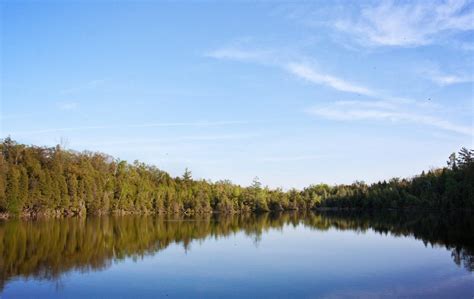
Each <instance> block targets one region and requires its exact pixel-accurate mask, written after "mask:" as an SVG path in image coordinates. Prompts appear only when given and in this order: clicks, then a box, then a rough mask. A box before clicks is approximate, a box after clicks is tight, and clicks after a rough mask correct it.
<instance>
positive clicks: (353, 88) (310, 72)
mask: <svg viewBox="0 0 474 299" xmlns="http://www.w3.org/2000/svg"><path fill="white" fill-rule="evenodd" d="M286 69H287V70H288V71H289V72H290V73H291V74H293V75H295V76H297V77H300V78H303V79H305V80H307V81H309V82H312V83H314V84H321V85H326V86H329V87H331V88H334V89H336V90H340V91H344V92H350V93H356V94H362V95H366V96H374V95H375V94H376V93H375V92H374V91H373V90H371V89H369V88H367V87H364V86H360V85H357V84H354V83H351V82H348V81H345V80H344V79H341V78H337V77H335V76H331V75H327V74H322V73H318V72H316V71H315V70H314V69H313V68H311V67H309V66H308V65H305V64H302V63H293V62H290V63H288V65H287V66H286Z"/></svg>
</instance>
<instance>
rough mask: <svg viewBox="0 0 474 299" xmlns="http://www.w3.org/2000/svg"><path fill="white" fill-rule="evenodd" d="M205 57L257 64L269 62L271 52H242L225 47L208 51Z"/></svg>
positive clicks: (241, 50) (234, 48)
mask: <svg viewBox="0 0 474 299" xmlns="http://www.w3.org/2000/svg"><path fill="white" fill-rule="evenodd" d="M205 56H206V57H211V58H215V59H230V60H238V61H254V62H258V63H265V62H270V60H272V59H270V57H271V56H272V53H271V51H262V50H253V51H249V50H244V49H239V48H237V47H225V48H221V49H217V50H214V51H210V52H208V53H206V54H205Z"/></svg>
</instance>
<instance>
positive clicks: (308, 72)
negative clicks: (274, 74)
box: [205, 47, 377, 96]
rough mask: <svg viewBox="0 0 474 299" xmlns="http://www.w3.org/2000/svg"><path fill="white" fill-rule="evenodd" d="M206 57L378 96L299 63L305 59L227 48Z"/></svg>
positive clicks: (342, 89) (212, 52) (346, 90)
mask: <svg viewBox="0 0 474 299" xmlns="http://www.w3.org/2000/svg"><path fill="white" fill-rule="evenodd" d="M205 56H207V57H211V58H215V59H223V60H236V61H243V62H253V63H258V64H262V65H271V66H274V67H278V68H280V69H282V70H284V71H286V72H287V73H289V74H291V75H293V76H296V77H298V78H300V79H304V80H306V81H309V82H311V83H313V84H318V85H323V86H327V87H330V88H333V89H335V90H339V91H343V92H349V93H355V94H361V95H366V96H375V95H376V94H377V93H376V92H375V91H373V90H371V89H370V88H368V87H365V86H362V85H360V84H357V83H353V82H350V81H348V80H345V79H343V78H338V77H337V76H334V75H331V74H326V73H324V72H320V71H318V70H316V68H315V67H314V66H312V65H311V64H310V63H306V62H299V61H300V60H304V59H301V58H300V59H292V58H288V57H287V58H285V57H279V56H278V55H277V54H276V53H275V51H264V50H246V49H243V48H232V47H226V48H221V49H217V50H214V51H211V52H209V53H206V55H205Z"/></svg>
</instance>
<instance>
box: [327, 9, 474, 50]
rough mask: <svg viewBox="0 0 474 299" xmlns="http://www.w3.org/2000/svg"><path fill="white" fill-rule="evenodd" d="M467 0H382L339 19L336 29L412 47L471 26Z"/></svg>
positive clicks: (367, 41) (472, 14)
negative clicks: (403, 0)
mask: <svg viewBox="0 0 474 299" xmlns="http://www.w3.org/2000/svg"><path fill="white" fill-rule="evenodd" d="M470 4H471V3H469V1H462V0H450V1H444V2H442V3H434V2H431V1H426V2H418V3H414V2H407V3H403V4H396V3H394V2H392V1H384V2H382V3H380V4H379V5H377V6H373V7H367V8H364V9H362V11H361V13H360V15H359V16H358V19H356V20H349V21H347V20H339V21H336V22H335V23H334V26H335V28H336V29H338V30H340V31H344V32H348V33H351V34H353V35H354V36H355V37H356V39H357V40H359V41H360V42H362V43H364V44H368V45H380V46H402V47H413V46H419V45H426V44H430V43H433V42H434V41H435V40H436V39H437V38H438V37H440V36H441V35H442V34H450V33H453V32H463V31H471V30H473V29H474V21H473V20H474V9H473V8H472V5H470Z"/></svg>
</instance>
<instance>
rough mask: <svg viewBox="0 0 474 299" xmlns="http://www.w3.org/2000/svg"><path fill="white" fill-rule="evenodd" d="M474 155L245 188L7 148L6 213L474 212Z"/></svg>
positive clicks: (2, 186) (98, 158)
mask: <svg viewBox="0 0 474 299" xmlns="http://www.w3.org/2000/svg"><path fill="white" fill-rule="evenodd" d="M473 156H474V154H473V151H472V150H468V149H466V148H463V149H461V151H460V152H459V154H458V155H455V154H453V155H451V156H450V160H449V165H448V166H449V167H447V168H443V169H436V170H431V171H429V172H428V173H424V172H423V173H422V174H421V175H420V176H417V177H414V178H412V179H410V180H406V179H402V180H400V179H392V180H390V181H389V182H385V181H384V182H378V183H375V184H372V185H370V186H369V185H367V184H365V183H364V182H355V183H353V184H351V185H336V186H328V185H325V184H319V185H311V186H309V187H307V188H305V189H303V190H302V191H300V190H296V189H292V190H289V191H287V192H285V191H283V190H281V189H269V188H268V187H263V186H262V184H261V183H260V181H259V180H258V178H255V179H254V181H253V183H252V185H251V186H249V187H242V186H239V185H235V184H232V183H231V182H230V181H218V182H215V183H212V182H209V181H206V180H193V178H192V174H191V171H189V170H188V169H186V170H185V172H184V174H183V176H182V177H177V178H172V177H171V176H170V175H169V174H168V173H166V172H163V171H161V170H159V169H157V168H156V167H154V166H149V165H146V164H144V163H140V162H138V161H135V162H134V163H133V164H129V163H127V162H125V161H120V160H116V159H113V158H112V157H110V156H108V155H105V154H101V153H91V152H82V153H78V152H73V151H65V150H63V149H61V148H60V147H59V146H56V147H52V148H45V147H35V146H25V145H21V144H17V143H16V142H14V141H13V140H11V139H10V138H6V139H5V140H3V142H2V143H0V212H3V213H9V214H21V213H23V214H29V215H35V214H44V215H53V216H60V215H84V214H110V213H115V214H151V213H157V214H174V213H185V214H195V213H209V212H213V211H214V212H221V213H236V212H238V213H243V212H267V211H283V210H309V209H316V208H358V209H382V208H412V207H417V208H420V207H421V208H433V209H434V208H436V209H473V208H474V162H473V160H474V159H473Z"/></svg>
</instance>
